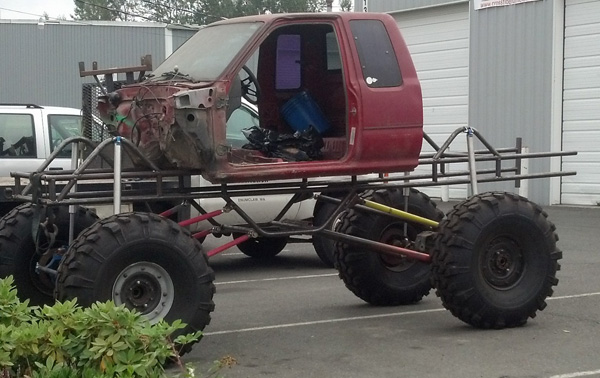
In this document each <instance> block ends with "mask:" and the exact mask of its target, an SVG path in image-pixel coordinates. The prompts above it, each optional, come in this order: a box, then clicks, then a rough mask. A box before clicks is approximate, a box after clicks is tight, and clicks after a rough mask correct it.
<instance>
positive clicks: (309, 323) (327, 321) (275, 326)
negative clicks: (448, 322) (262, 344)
mask: <svg viewBox="0 0 600 378" xmlns="http://www.w3.org/2000/svg"><path fill="white" fill-rule="evenodd" d="M441 311H446V310H445V309H443V308H435V309H431V310H419V311H406V312H394V313H391V314H377V315H368V316H353V317H350V318H337V319H325V320H314V321H311V322H300V323H288V324H276V325H270V326H263V327H252V328H242V329H232V330H228V331H215V332H205V333H204V335H205V336H213V335H226V334H230V333H242V332H252V331H264V330H269V329H280V328H289V327H300V326H307V325H314V324H328V323H340V322H349V321H353V320H363V319H377V318H390V317H393V316H403V315H416V314H427V313H432V312H441Z"/></svg>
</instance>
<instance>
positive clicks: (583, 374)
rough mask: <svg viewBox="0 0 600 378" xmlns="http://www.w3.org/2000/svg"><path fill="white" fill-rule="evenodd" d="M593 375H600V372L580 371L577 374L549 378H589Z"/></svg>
mask: <svg viewBox="0 0 600 378" xmlns="http://www.w3.org/2000/svg"><path fill="white" fill-rule="evenodd" d="M591 375H600V370H593V371H578V372H575V373H568V374H559V375H553V376H551V377H549V378H574V377H589V376H591Z"/></svg>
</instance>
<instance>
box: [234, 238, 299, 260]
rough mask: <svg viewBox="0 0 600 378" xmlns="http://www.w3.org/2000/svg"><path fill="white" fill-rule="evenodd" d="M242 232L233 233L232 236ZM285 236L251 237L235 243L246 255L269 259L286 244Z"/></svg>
mask: <svg viewBox="0 0 600 378" xmlns="http://www.w3.org/2000/svg"><path fill="white" fill-rule="evenodd" d="M242 235H244V234H238V233H234V234H233V238H234V239H235V238H238V237H240V236H242ZM287 241H288V239H287V238H253V239H248V240H246V241H245V242H243V243H240V244H238V245H237V247H238V249H239V250H240V251H241V252H242V253H243V254H244V255H246V256H250V257H254V258H258V259H269V258H272V257H275V256H277V255H278V254H279V253H280V252H281V251H283V249H284V248H285V246H286V245H287Z"/></svg>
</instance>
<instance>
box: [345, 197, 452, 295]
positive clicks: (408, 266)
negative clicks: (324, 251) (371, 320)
mask: <svg viewBox="0 0 600 378" xmlns="http://www.w3.org/2000/svg"><path fill="white" fill-rule="evenodd" d="M364 197H365V199H369V200H371V201H374V202H378V203H381V204H384V205H388V206H391V207H394V208H397V209H404V195H403V194H402V189H386V190H378V191H376V192H372V191H370V192H366V193H365V195H364ZM408 211H409V212H410V213H412V214H416V215H419V216H422V217H425V218H429V219H432V220H435V221H439V220H440V219H442V217H443V216H444V214H443V213H442V212H441V211H440V210H438V209H437V207H436V205H435V203H434V202H433V201H431V199H430V198H429V197H428V196H427V195H425V194H424V193H421V192H419V191H417V190H414V189H411V190H410V194H409V197H408ZM341 221H342V224H341V225H340V228H339V231H340V232H342V233H345V234H348V235H353V236H358V237H361V238H365V239H370V240H375V241H379V242H383V243H386V244H391V245H399V246H406V245H405V243H406V242H407V240H408V241H414V240H415V238H416V236H417V234H418V233H419V232H421V231H424V230H426V229H427V227H426V226H422V225H418V224H412V223H409V224H408V227H407V231H408V233H407V235H404V225H405V223H406V222H405V221H403V220H401V219H398V218H395V217H391V216H388V215H384V214H374V213H368V212H363V211H360V210H357V209H351V210H349V211H348V212H347V213H346V214H344V215H343V216H342V219H341ZM335 258H336V266H337V268H338V271H339V275H340V278H341V279H342V280H343V281H344V283H345V285H346V287H347V288H348V289H350V291H352V292H353V293H354V294H355V295H356V296H357V297H359V298H361V299H363V300H364V301H366V302H368V303H370V304H373V305H378V306H396V305H404V304H412V303H416V302H418V301H420V300H421V299H422V298H423V297H424V296H425V295H427V294H428V293H429V291H430V290H431V282H430V268H429V265H427V264H425V263H422V262H419V261H415V260H413V259H409V258H403V257H398V258H396V257H393V258H390V257H388V256H384V255H381V254H379V253H376V252H374V251H370V250H365V249H364V247H361V246H357V245H349V244H344V243H337V244H336V251H335Z"/></svg>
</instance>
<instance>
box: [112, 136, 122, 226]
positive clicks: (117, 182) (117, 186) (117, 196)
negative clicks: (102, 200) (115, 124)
mask: <svg viewBox="0 0 600 378" xmlns="http://www.w3.org/2000/svg"><path fill="white" fill-rule="evenodd" d="M113 141H114V143H115V166H114V184H113V189H114V194H113V196H114V197H113V214H119V213H120V212H121V137H120V136H118V137H115V138H114V139H113Z"/></svg>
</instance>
